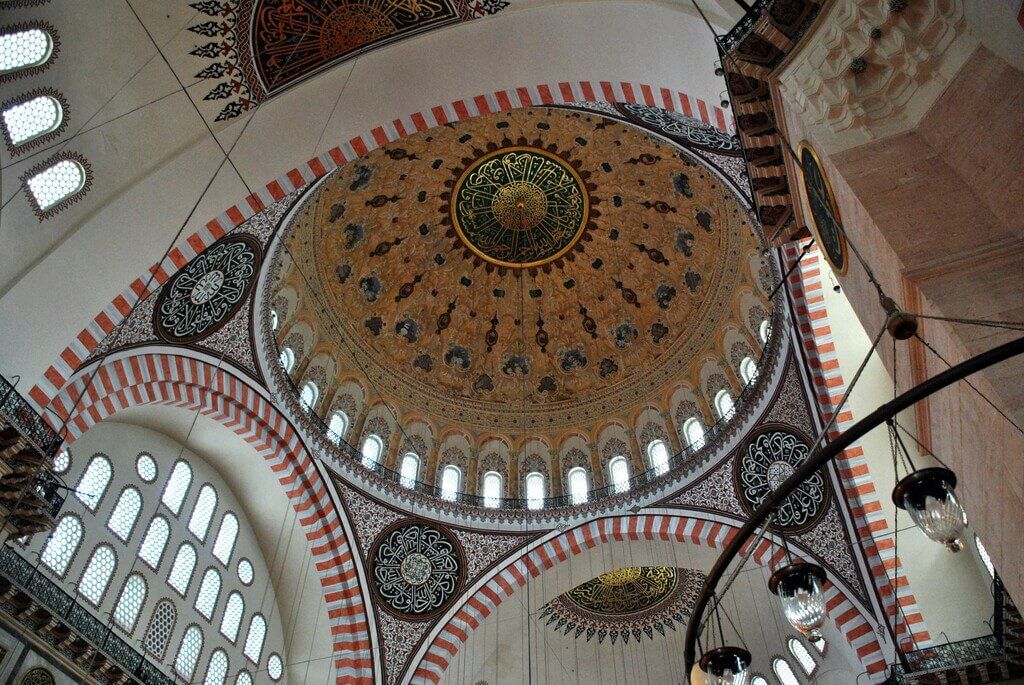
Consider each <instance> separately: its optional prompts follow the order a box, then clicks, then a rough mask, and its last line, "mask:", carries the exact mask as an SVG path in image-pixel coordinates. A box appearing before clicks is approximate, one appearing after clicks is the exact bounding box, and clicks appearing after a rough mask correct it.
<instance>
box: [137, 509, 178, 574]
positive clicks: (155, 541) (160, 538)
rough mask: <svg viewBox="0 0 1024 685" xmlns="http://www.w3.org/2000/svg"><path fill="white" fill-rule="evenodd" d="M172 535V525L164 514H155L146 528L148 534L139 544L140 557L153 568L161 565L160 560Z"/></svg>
mask: <svg viewBox="0 0 1024 685" xmlns="http://www.w3.org/2000/svg"><path fill="white" fill-rule="evenodd" d="M170 535H171V526H170V525H169V524H168V523H167V519H165V518H164V517H163V516H154V517H153V520H152V521H151V522H150V524H149V528H147V529H146V535H145V537H143V538H142V544H141V545H139V559H142V560H143V561H144V562H146V563H147V564H149V566H150V567H151V568H153V569H157V568H159V567H160V560H161V559H162V558H163V556H164V550H165V549H167V538H168V537H170Z"/></svg>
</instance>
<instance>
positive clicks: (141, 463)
mask: <svg viewBox="0 0 1024 685" xmlns="http://www.w3.org/2000/svg"><path fill="white" fill-rule="evenodd" d="M135 470H136V472H138V474H139V478H141V479H142V480H143V481H145V482H146V483H152V482H153V481H155V480H156V474H157V469H156V462H155V461H154V460H153V457H152V455H149V454H146V453H145V452H143V453H142V454H140V455H139V458H138V459H136V460H135Z"/></svg>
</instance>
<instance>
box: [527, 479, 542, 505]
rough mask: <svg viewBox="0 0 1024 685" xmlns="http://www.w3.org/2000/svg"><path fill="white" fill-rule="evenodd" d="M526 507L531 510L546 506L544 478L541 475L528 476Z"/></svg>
mask: <svg viewBox="0 0 1024 685" xmlns="http://www.w3.org/2000/svg"><path fill="white" fill-rule="evenodd" d="M526 506H527V507H529V508H530V509H540V508H541V507H543V506H544V476H543V474H541V473H537V472H534V473H528V474H526Z"/></svg>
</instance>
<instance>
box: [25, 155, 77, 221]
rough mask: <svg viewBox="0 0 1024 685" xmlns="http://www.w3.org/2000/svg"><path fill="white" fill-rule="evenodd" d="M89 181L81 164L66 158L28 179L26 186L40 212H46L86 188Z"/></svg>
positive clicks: (56, 161)
mask: <svg viewBox="0 0 1024 685" xmlns="http://www.w3.org/2000/svg"><path fill="white" fill-rule="evenodd" d="M87 180H88V176H87V175H86V171H85V167H83V166H82V164H81V162H79V161H78V160H76V159H67V158H64V159H58V160H55V161H54V163H53V164H51V165H50V166H48V167H46V168H45V169H42V170H40V171H39V172H38V173H36V174H33V175H32V176H30V177H29V178H27V179H26V180H25V185H27V186H28V190H29V192H30V193H32V199H34V200H35V203H36V206H37V207H38V208H39V211H40V212H46V210H48V209H52V208H53V207H56V206H57V205H59V204H60V203H61V202H63V201H64V200H66V199H68V198H70V197H71V196H72V195H75V194H76V193H78V192H79V191H80V190H82V189H83V188H85V186H86V182H87ZM43 216H44V218H45V216H46V215H45V214H44V215H43Z"/></svg>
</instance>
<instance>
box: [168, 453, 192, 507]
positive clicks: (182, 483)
mask: <svg viewBox="0 0 1024 685" xmlns="http://www.w3.org/2000/svg"><path fill="white" fill-rule="evenodd" d="M190 485H192V467H191V466H189V465H188V464H187V463H186V462H184V461H179V462H178V463H177V464H175V465H174V470H173V471H171V477H170V478H168V479H167V485H165V486H164V494H163V496H162V497H161V498H160V501H161V502H163V503H164V506H166V507H167V508H168V509H170V510H171V512H173V513H174V515H175V516H177V515H178V512H180V511H181V505H182V503H183V502H184V501H185V495H186V494H188V488H189V486H190Z"/></svg>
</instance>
